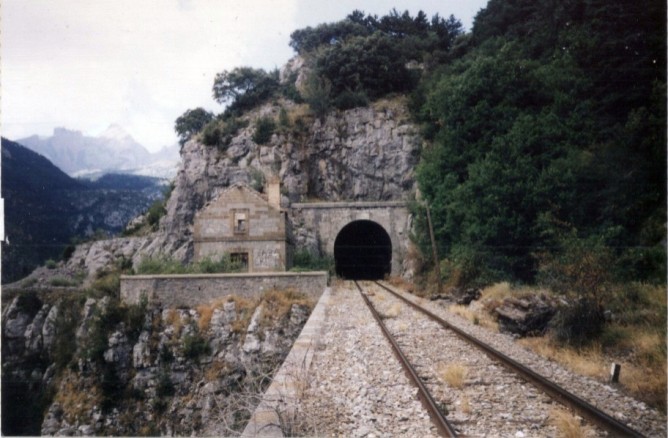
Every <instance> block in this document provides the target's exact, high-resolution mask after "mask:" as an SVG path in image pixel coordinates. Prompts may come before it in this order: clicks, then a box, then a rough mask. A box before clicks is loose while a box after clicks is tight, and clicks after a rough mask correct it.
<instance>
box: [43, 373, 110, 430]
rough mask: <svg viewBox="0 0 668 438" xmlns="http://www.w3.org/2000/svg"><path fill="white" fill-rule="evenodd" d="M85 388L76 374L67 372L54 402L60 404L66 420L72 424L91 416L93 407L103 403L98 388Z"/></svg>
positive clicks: (90, 386) (91, 386)
mask: <svg viewBox="0 0 668 438" xmlns="http://www.w3.org/2000/svg"><path fill="white" fill-rule="evenodd" d="M84 386H85V385H83V384H82V382H81V381H80V379H79V378H78V377H77V376H76V374H74V373H73V372H72V371H71V370H67V371H66V373H65V374H64V376H63V380H62V381H61V385H60V388H59V390H58V393H57V394H56V397H55V400H54V401H55V402H58V403H59V404H60V406H61V407H62V409H63V415H64V417H65V419H66V420H67V421H68V422H70V423H74V422H75V421H77V419H78V418H84V416H85V415H88V414H90V412H91V411H92V409H93V407H94V406H96V405H99V404H100V403H101V401H102V396H101V394H100V393H99V390H98V388H97V387H96V386H93V385H88V386H89V387H88V388H86V390H83V388H84Z"/></svg>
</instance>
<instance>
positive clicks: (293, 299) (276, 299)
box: [260, 289, 315, 327]
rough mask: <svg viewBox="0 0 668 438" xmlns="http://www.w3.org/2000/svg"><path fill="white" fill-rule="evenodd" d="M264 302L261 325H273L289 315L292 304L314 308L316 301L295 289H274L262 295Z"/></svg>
mask: <svg viewBox="0 0 668 438" xmlns="http://www.w3.org/2000/svg"><path fill="white" fill-rule="evenodd" d="M262 302H263V303H265V306H264V307H263V311H262V317H261V318H260V326H262V327H268V326H273V325H275V323H276V322H277V321H280V320H282V319H283V318H286V317H288V315H289V314H290V310H291V309H292V306H294V305H298V306H305V307H307V308H308V309H309V310H312V309H313V307H314V306H315V303H314V302H313V300H312V299H310V298H309V297H308V296H306V295H305V294H303V293H301V292H298V291H296V290H295V289H283V290H279V289H272V290H269V291H267V292H265V293H264V294H263V295H262Z"/></svg>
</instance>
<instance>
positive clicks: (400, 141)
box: [142, 98, 421, 260]
mask: <svg viewBox="0 0 668 438" xmlns="http://www.w3.org/2000/svg"><path fill="white" fill-rule="evenodd" d="M281 113H283V114H285V115H287V119H286V120H287V122H285V125H286V126H279V128H278V129H277V130H276V132H274V134H273V135H272V136H271V139H270V140H269V141H268V142H267V143H266V144H257V143H255V142H254V141H253V133H254V130H255V125H256V123H257V120H258V119H259V118H261V117H269V118H272V119H276V120H278V119H279V118H280V115H281ZM243 119H244V120H245V121H246V122H247V123H248V125H247V126H246V127H245V128H242V129H240V130H239V132H238V133H237V134H236V135H235V136H234V137H233V138H232V139H231V141H230V142H229V145H228V146H227V147H226V148H217V147H211V146H206V145H204V144H203V143H202V142H201V141H199V140H197V139H195V140H191V141H189V142H188V143H186V144H185V145H184V147H183V149H182V151H181V156H182V167H181V168H180V170H179V172H178V174H177V177H176V180H175V188H174V191H173V192H172V196H171V198H170V199H169V202H168V204H167V215H166V217H165V218H164V219H163V220H162V222H161V226H160V233H159V234H158V235H157V236H156V238H155V239H154V240H153V241H152V242H151V243H150V244H147V246H146V247H144V248H143V249H142V251H143V253H145V254H149V255H151V254H157V253H169V254H172V255H173V256H175V257H178V258H179V259H181V260H189V259H190V258H191V257H192V224H193V218H194V215H195V213H196V212H197V210H198V209H200V208H201V207H202V206H204V205H205V204H206V203H207V202H208V201H210V200H211V199H212V198H214V197H215V196H216V195H217V194H218V193H219V191H220V190H221V189H223V188H225V187H227V186H229V185H230V184H233V183H236V182H245V183H248V184H250V185H251V186H253V187H256V188H258V189H260V190H261V189H262V186H263V182H264V181H266V180H268V179H270V178H278V179H279V180H280V182H281V185H282V190H281V193H282V201H281V202H282V204H283V205H284V206H288V205H289V203H290V202H308V201H316V200H319V201H381V200H404V199H408V198H409V197H410V196H411V195H412V193H414V190H415V181H414V178H413V172H414V167H415V165H416V164H417V161H418V157H419V152H420V148H421V139H420V137H419V134H418V130H417V128H416V127H415V126H414V125H413V124H412V123H411V122H410V120H409V115H408V110H407V108H406V106H405V103H404V101H403V100H402V99H401V98H396V99H393V100H382V101H378V102H376V103H374V104H373V105H372V106H369V107H364V108H355V109H352V110H348V111H335V112H332V113H330V114H329V115H328V116H326V117H325V118H324V119H323V120H320V119H317V118H313V117H312V116H310V115H308V110H307V108H306V106H305V105H296V104H294V103H292V102H290V101H285V100H280V101H278V102H275V103H273V104H267V105H264V106H262V107H261V108H258V109H257V110H254V111H252V112H251V113H249V114H246V115H245V116H243ZM295 243H296V244H297V245H299V242H295Z"/></svg>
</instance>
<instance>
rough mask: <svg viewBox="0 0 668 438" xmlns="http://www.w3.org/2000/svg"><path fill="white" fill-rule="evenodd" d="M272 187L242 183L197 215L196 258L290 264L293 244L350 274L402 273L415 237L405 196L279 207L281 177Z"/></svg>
mask: <svg viewBox="0 0 668 438" xmlns="http://www.w3.org/2000/svg"><path fill="white" fill-rule="evenodd" d="M265 192H266V194H261V193H259V192H257V191H255V190H253V189H252V188H250V187H249V186H247V185H245V184H243V183H238V184H234V185H232V186H230V187H228V188H227V189H225V190H223V191H222V192H221V193H220V194H219V195H218V196H217V197H216V198H214V199H213V200H212V201H211V202H209V203H208V204H207V205H205V206H204V207H203V208H202V210H200V211H199V212H198V213H197V214H196V215H195V221H194V251H195V252H194V257H195V261H200V260H202V259H205V258H217V257H220V256H221V255H223V254H229V255H230V256H231V258H232V260H233V261H236V262H238V263H241V264H242V265H243V266H244V267H245V269H244V270H245V271H247V272H250V273H254V272H276V271H285V270H287V269H290V268H291V267H292V256H293V253H294V252H295V248H298V249H299V250H300V251H308V252H310V253H314V254H316V255H319V256H325V257H332V256H333V258H334V262H335V269H336V273H337V275H339V276H342V277H345V278H382V277H383V276H385V275H388V274H392V273H393V274H400V273H401V272H402V271H403V267H402V263H403V261H404V258H405V254H406V251H407V247H408V244H409V238H408V235H409V231H410V227H411V225H410V214H409V212H408V209H407V207H406V203H405V202H401V201H384V202H313V203H296V204H292V205H290V206H287V207H286V206H283V207H281V204H280V202H281V201H280V199H281V194H280V185H279V183H270V184H269V185H268V186H267V187H266V189H265Z"/></svg>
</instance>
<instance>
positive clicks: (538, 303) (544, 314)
mask: <svg viewBox="0 0 668 438" xmlns="http://www.w3.org/2000/svg"><path fill="white" fill-rule="evenodd" d="M494 313H495V314H496V317H497V319H498V321H499V329H500V330H501V331H502V332H506V333H512V334H516V335H519V336H536V335H541V334H543V333H545V331H546V330H547V327H548V324H549V322H550V320H551V319H552V317H553V316H554V315H555V314H556V313H557V305H556V303H554V302H553V301H552V300H550V299H549V298H548V297H547V296H546V295H544V294H539V295H528V296H525V297H522V298H514V297H509V298H505V299H504V300H503V302H502V303H501V305H500V306H498V307H496V309H494Z"/></svg>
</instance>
